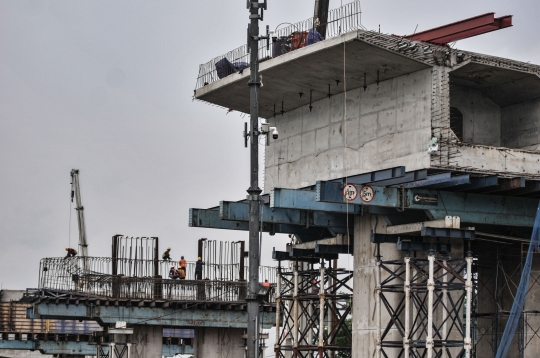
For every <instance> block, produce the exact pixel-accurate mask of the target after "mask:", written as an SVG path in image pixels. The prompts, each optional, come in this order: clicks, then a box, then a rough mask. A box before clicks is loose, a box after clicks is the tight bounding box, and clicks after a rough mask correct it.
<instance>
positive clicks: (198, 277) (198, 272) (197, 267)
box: [195, 257, 204, 280]
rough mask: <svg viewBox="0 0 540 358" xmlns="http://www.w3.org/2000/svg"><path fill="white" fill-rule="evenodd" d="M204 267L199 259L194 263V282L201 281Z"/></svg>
mask: <svg viewBox="0 0 540 358" xmlns="http://www.w3.org/2000/svg"><path fill="white" fill-rule="evenodd" d="M203 265H204V262H203V261H202V259H201V258H200V257H199V258H197V262H196V263H195V279H196V280H202V267H203Z"/></svg>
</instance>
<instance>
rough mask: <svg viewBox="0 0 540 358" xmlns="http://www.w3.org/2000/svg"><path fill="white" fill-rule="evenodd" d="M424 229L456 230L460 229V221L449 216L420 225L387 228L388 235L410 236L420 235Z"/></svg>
mask: <svg viewBox="0 0 540 358" xmlns="http://www.w3.org/2000/svg"><path fill="white" fill-rule="evenodd" d="M422 227H441V228H454V229H459V227H460V219H459V217H457V216H454V217H452V216H447V217H445V218H444V219H439V220H431V221H424V222H419V223H410V224H403V225H394V226H387V227H386V233H387V234H393V235H397V234H410V233H419V232H420V231H422Z"/></svg>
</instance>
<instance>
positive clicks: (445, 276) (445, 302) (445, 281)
mask: <svg viewBox="0 0 540 358" xmlns="http://www.w3.org/2000/svg"><path fill="white" fill-rule="evenodd" d="M442 263H443V266H444V267H448V265H447V262H446V260H443V262H442ZM443 271H444V273H443V275H442V304H443V307H442V320H443V325H442V332H441V339H442V340H443V342H444V343H443V347H442V358H446V357H447V356H448V355H447V353H446V349H444V348H445V346H444V345H446V341H447V340H448V337H447V335H448V327H447V326H446V320H447V318H448V310H447V308H446V307H448V271H447V270H446V269H445V268H443Z"/></svg>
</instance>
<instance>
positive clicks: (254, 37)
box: [245, 0, 268, 358]
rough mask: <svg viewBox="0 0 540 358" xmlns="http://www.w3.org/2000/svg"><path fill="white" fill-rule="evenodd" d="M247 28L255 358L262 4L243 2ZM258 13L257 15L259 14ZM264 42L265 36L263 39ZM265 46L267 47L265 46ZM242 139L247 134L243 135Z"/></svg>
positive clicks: (250, 355)
mask: <svg viewBox="0 0 540 358" xmlns="http://www.w3.org/2000/svg"><path fill="white" fill-rule="evenodd" d="M247 8H248V9H249V13H250V15H249V18H250V20H251V21H250V24H249V26H248V49H249V51H250V55H251V56H250V69H251V74H250V79H249V82H248V85H249V89H250V111H249V113H250V127H249V137H250V149H251V150H250V156H251V165H250V184H251V185H250V187H249V189H248V190H247V192H248V194H249V195H248V196H247V199H248V201H249V241H248V242H249V259H248V262H249V286H248V287H249V290H248V294H247V297H246V301H247V310H248V326H247V358H258V355H259V354H258V351H259V339H258V336H259V327H258V326H259V325H258V323H259V322H258V320H259V301H258V299H257V293H258V292H259V264H260V259H259V230H260V227H259V225H260V223H259V205H260V194H261V189H260V188H259V134H260V133H259V100H258V99H259V87H260V86H261V83H260V79H259V40H260V39H261V37H260V36H259V20H262V18H263V11H264V10H265V9H266V0H265V1H264V3H259V2H258V1H254V2H253V1H251V0H247ZM259 10H260V11H259ZM266 39H267V41H268V36H267V37H266ZM267 45H268V44H267ZM246 132H247V131H246ZM245 134H246V135H247V134H248V133H245Z"/></svg>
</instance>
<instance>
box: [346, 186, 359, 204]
mask: <svg viewBox="0 0 540 358" xmlns="http://www.w3.org/2000/svg"><path fill="white" fill-rule="evenodd" d="M357 196H358V189H356V186H354V184H345V186H344V187H343V197H344V198H345V199H346V200H348V201H353V200H354V199H356V197H357Z"/></svg>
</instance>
